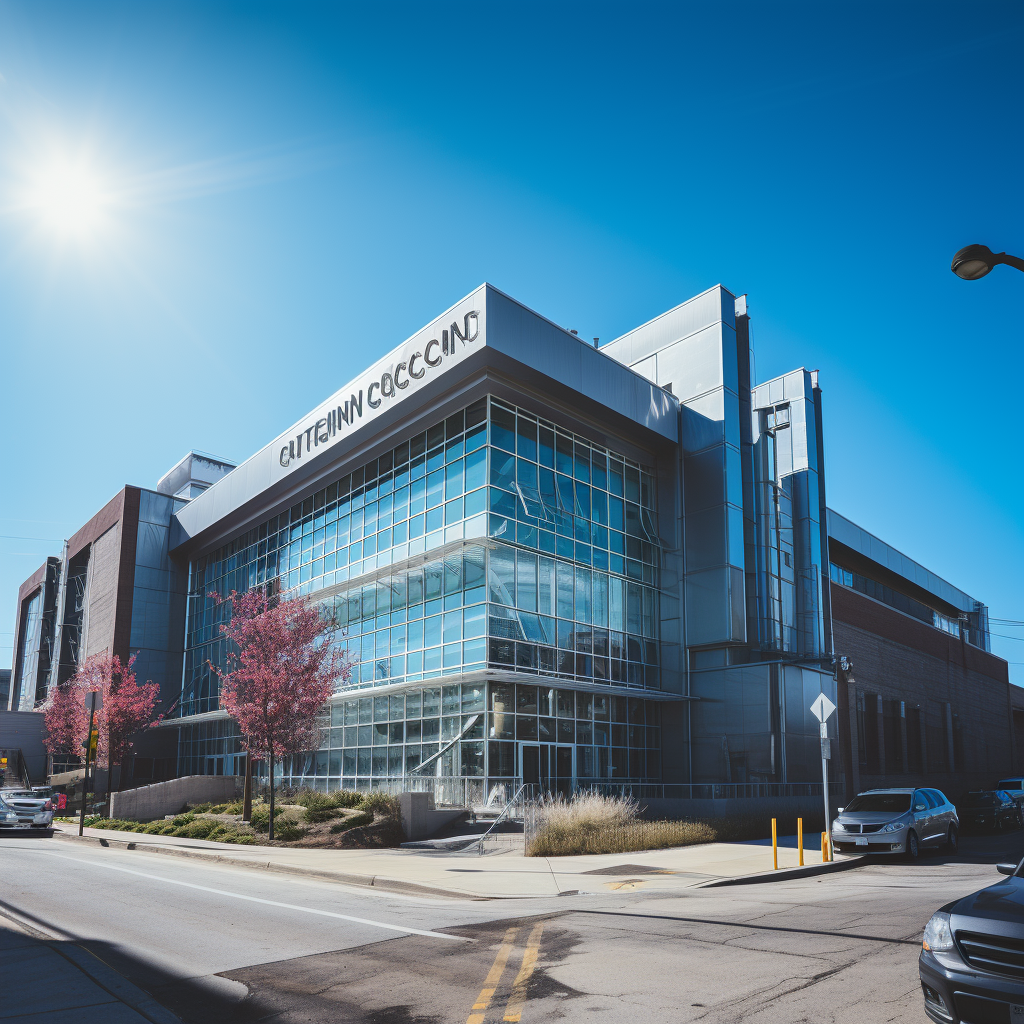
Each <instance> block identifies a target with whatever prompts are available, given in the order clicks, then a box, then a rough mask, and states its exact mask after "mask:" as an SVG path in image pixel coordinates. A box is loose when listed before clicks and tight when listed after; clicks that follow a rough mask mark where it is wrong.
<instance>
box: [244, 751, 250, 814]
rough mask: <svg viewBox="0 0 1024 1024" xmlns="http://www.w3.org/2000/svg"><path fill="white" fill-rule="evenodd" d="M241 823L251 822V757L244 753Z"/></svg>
mask: <svg viewBox="0 0 1024 1024" xmlns="http://www.w3.org/2000/svg"><path fill="white" fill-rule="evenodd" d="M242 821H252V755H251V754H250V753H249V752H248V751H246V752H245V785H244V786H243V788H242Z"/></svg>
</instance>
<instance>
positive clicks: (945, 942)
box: [921, 910, 953, 953]
mask: <svg viewBox="0 0 1024 1024" xmlns="http://www.w3.org/2000/svg"><path fill="white" fill-rule="evenodd" d="M921 946H922V948H924V949H927V950H930V951H931V952H933V953H935V952H941V951H942V950H946V949H952V948H953V933H952V932H951V931H950V929H949V914H946V913H943V912H942V911H941V910H940V911H939V913H937V914H932V916H931V917H930V918H929V919H928V923H927V924H926V925H925V926H924V938H923V939H922V941H921Z"/></svg>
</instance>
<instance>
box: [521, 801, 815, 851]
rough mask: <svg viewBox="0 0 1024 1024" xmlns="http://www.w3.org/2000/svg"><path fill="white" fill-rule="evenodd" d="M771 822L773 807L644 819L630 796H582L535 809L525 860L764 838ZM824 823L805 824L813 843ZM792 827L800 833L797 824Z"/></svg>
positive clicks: (542, 805)
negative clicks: (689, 818) (709, 815)
mask: <svg viewBox="0 0 1024 1024" xmlns="http://www.w3.org/2000/svg"><path fill="white" fill-rule="evenodd" d="M771 820H772V808H771V807H768V808H766V809H765V811H764V812H763V813H759V814H747V815H733V816H730V817H725V818H712V819H697V820H693V821H645V820H644V819H642V818H641V817H640V809H639V805H638V804H637V802H636V801H635V800H633V799H631V798H629V797H616V796H604V795H602V794H599V793H577V794H576V795H575V796H573V797H572V799H570V800H566V799H564V798H563V797H557V798H554V799H549V800H546V801H544V802H543V803H542V804H541V805H540V806H539V807H538V808H537V809H536V811H535V817H534V820H533V823H532V827H531V828H530V829H529V830H528V831H529V835H528V839H527V846H526V856H528V857H575V856H583V855H586V854H595V853H630V852H639V851H641V850H663V849H666V848H668V847H678V846H697V845H700V844H702V843H730V842H744V841H749V840H753V839H765V838H767V837H769V836H771V834H772V832H771ZM791 820H792V819H791ZM819 824H820V822H819V821H818V820H817V819H816V818H813V817H808V818H807V819H806V820H805V822H804V826H805V829H804V834H805V835H806V836H808V837H809V838H810V839H811V840H812V841H814V842H816V841H817V840H816V835H817V832H816V831H815V829H816V828H817V826H818V825H819ZM786 825H787V827H789V823H788V821H787V822H786ZM792 828H793V830H794V831H795V830H796V821H795V820H793V821H792Z"/></svg>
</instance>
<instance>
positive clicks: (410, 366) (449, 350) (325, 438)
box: [278, 309, 480, 469]
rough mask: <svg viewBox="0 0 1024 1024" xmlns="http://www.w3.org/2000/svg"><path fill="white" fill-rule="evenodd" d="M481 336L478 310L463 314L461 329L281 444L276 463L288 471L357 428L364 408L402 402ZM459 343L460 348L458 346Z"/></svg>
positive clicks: (420, 348)
mask: <svg viewBox="0 0 1024 1024" xmlns="http://www.w3.org/2000/svg"><path fill="white" fill-rule="evenodd" d="M479 336H480V314H479V312H478V311H477V310H475V309H474V310H471V311H470V312H468V313H466V314H465V316H464V317H463V319H462V324H461V326H460V325H459V323H458V321H457V320H454V321H452V324H451V326H450V327H448V328H446V329H445V330H442V331H441V340H440V341H439V340H438V339H437V338H431V339H430V340H429V341H428V342H427V343H426V344H425V345H422V346H419V345H417V346H416V347H415V350H414V351H413V352H412V353H411V354H410V355H409V356H408V357H407V358H404V359H402V360H401V361H400V362H397V363H395V364H394V365H393V366H391V367H390V368H389V369H387V370H385V371H384V372H383V373H382V374H381V375H380V377H379V378H377V377H376V376H374V379H373V380H371V381H370V382H369V383H368V384H367V385H366V386H365V388H362V387H361V388H358V389H356V390H355V391H353V392H352V393H350V395H349V397H348V398H347V399H346V400H345V401H343V402H339V403H338V404H337V405H334V406H332V407H331V408H330V409H328V410H326V411H324V410H323V409H321V410H319V412H320V413H321V415H320V416H319V417H318V418H317V419H316V420H315V421H314V422H313V423H311V424H310V425H309V426H307V427H305V428H303V429H301V430H299V432H298V433H297V434H296V435H295V436H294V437H290V438H288V440H287V441H283V442H281V444H280V450H279V452H278V463H279V464H280V465H281V467H282V468H284V469H287V468H288V467H289V466H291V465H292V464H293V463H295V462H297V461H298V460H299V459H301V458H302V457H303V455H309V454H310V453H311V452H313V451H315V450H316V449H317V448H319V447H320V446H321V445H329V444H332V443H333V442H334V440H335V439H336V438H337V437H339V436H340V435H341V434H342V433H343V432H344V431H350V430H352V429H354V428H355V427H357V426H358V425H359V423H360V421H361V420H362V419H363V415H364V408H365V409H366V410H377V409H379V408H380V407H381V405H383V404H384V403H385V402H390V401H394V400H396V399H401V398H402V397H403V396H402V394H401V392H403V391H405V390H406V389H407V388H408V387H409V385H410V383H411V382H412V381H414V380H415V381H418V380H422V379H423V378H424V377H425V376H426V375H427V374H428V373H429V372H430V371H432V370H435V369H436V368H437V367H439V366H441V365H442V364H443V363H444V361H445V360H446V359H450V358H452V357H455V356H456V355H457V354H458V353H460V352H461V351H462V349H463V348H465V347H466V346H468V345H470V344H471V343H472V342H474V341H476V340H477V338H479ZM459 343H461V347H458V346H459Z"/></svg>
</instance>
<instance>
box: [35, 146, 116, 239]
mask: <svg viewBox="0 0 1024 1024" xmlns="http://www.w3.org/2000/svg"><path fill="white" fill-rule="evenodd" d="M33 178H34V180H33V182H32V183H31V185H30V186H29V195H28V202H27V205H28V206H29V207H30V208H31V209H32V210H34V211H35V212H36V213H37V215H38V217H39V219H40V221H41V222H42V223H43V224H44V225H45V226H46V227H47V228H49V229H50V230H52V231H54V232H57V233H60V234H67V235H85V234H88V233H90V232H92V231H94V230H95V229H96V228H97V227H98V226H99V224H100V222H101V220H102V218H103V210H104V207H105V205H106V199H105V196H104V192H103V188H102V184H101V182H100V181H99V179H98V178H97V176H96V175H95V174H94V173H93V172H92V170H91V169H90V168H88V167H86V166H84V165H82V164H73V163H60V164H54V165H52V166H50V167H47V168H45V169H43V170H41V171H40V172H39V173H38V174H37V175H34V176H33Z"/></svg>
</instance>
